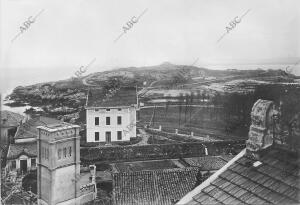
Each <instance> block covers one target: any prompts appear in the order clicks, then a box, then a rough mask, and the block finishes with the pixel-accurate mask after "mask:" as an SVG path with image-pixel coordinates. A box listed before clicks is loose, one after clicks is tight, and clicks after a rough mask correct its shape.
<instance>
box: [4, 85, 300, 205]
mask: <svg viewBox="0 0 300 205" xmlns="http://www.w3.org/2000/svg"><path fill="white" fill-rule="evenodd" d="M137 110H138V98H137V93H136V89H135V88H121V89H119V90H117V91H113V92H112V93H109V94H108V93H107V92H106V93H104V92H103V91H102V90H90V91H89V93H88V96H87V101H86V141H87V142H99V143H104V144H110V143H112V142H118V141H129V140H130V138H134V137H136V122H137V119H136V116H137V115H136V113H137ZM278 114H279V112H278V111H277V110H276V108H275V105H274V104H273V102H271V101H265V100H259V101H257V102H256V103H255V104H254V106H253V109H252V113H251V118H252V125H251V127H250V131H249V139H248V141H247V142H246V148H245V149H244V150H242V151H241V152H240V153H239V154H237V155H236V156H235V157H233V158H230V159H228V161H225V162H224V163H223V164H222V166H221V167H218V169H215V170H213V174H212V175H211V176H209V177H207V179H206V180H204V181H203V180H202V181H201V183H200V184H199V183H198V184H197V186H191V184H190V185H189V187H190V188H189V189H188V190H186V189H184V180H183V181H182V182H181V184H179V183H177V182H176V180H175V179H170V178H169V180H170V182H172V185H170V186H171V187H176V186H177V188H178V186H181V185H182V187H183V188H180V190H181V193H180V194H181V195H180V198H176V196H177V197H178V196H179V195H178V194H176V193H175V194H173V195H174V197H173V196H172V197H173V198H172V200H171V199H169V198H168V199H164V200H165V203H164V204H178V205H182V204H195V205H196V204H199V205H200V204H267V203H270V204H297V203H300V198H299V194H300V186H299V184H300V183H299V171H300V170H299V155H298V154H299V149H298V148H297V147H296V148H295V147H293V148H291V147H290V145H289V144H288V143H283V142H282V141H281V142H280V143H277V142H278V140H275V139H280V132H278V131H277V130H276V129H274V124H273V123H274V120H273V118H272V117H273V116H275V115H278ZM11 115H12V114H11ZM5 119H6V120H3V119H1V120H2V123H1V128H5V129H6V131H3V129H1V137H3V139H4V140H5V141H6V142H9V141H10V142H11V143H10V145H9V148H8V150H7V162H6V167H5V171H6V172H7V173H8V172H17V173H19V174H22V173H26V172H28V171H30V170H37V177H38V180H37V181H38V186H37V192H38V193H37V196H38V204H42V205H46V204H85V203H87V202H92V201H94V200H95V199H96V198H97V184H96V167H95V166H94V165H89V166H87V167H84V166H82V165H81V164H80V135H79V131H80V127H79V126H77V125H73V124H70V123H65V122H62V121H59V120H56V119H52V118H47V117H42V116H38V117H35V118H32V119H29V120H27V121H25V120H24V118H23V117H21V116H14V117H13V118H12V117H11V118H10V117H7V118H5ZM12 119H15V121H12ZM297 120H298V121H297ZM295 121H297V122H295V123H294V125H295V126H294V127H292V131H293V132H292V133H293V135H295V136H296V138H299V137H300V126H298V125H299V121H300V118H296V119H295ZM11 130H12V131H11ZM2 132H3V133H2ZM13 132H15V133H14V134H13V138H12V139H10V137H11V136H12V133H13ZM8 136H10V137H8ZM0 154H1V151H0ZM218 160H220V159H218ZM193 171H194V174H193V175H192V176H191V177H190V178H189V179H190V181H193V180H198V179H197V173H198V171H197V170H196V171H195V170H194V169H193ZM182 173H184V172H182ZM175 175H176V177H178V176H179V175H181V171H180V172H178V171H176V172H174V176H175ZM124 176H125V177H127V178H130V177H131V178H132V180H129V181H128V182H126V187H135V184H130V183H135V182H134V181H135V180H134V177H135V175H133V174H132V173H131V174H127V175H122V174H121V175H119V176H118V177H119V178H122V177H124ZM149 176H150V174H149ZM151 176H152V175H151ZM158 176H165V172H164V171H159V172H157V173H155V174H154V175H153V179H156V180H157V177H158ZM163 179H164V178H162V180H157V183H162V182H164V183H165V184H166V183H168V181H163ZM127 183H128V184H127ZM149 183H151V182H149ZM191 183H192V182H191ZM195 183H196V182H195ZM156 185H157V184H156ZM164 186H169V185H167V184H166V185H164ZM126 187H125V188H126ZM172 189H173V188H172ZM137 190H138V189H137ZM141 190H142V191H143V192H141V193H143V195H139V194H138V193H135V196H134V201H135V202H136V203H137V204H160V203H159V200H158V201H157V197H156V196H155V193H157V194H158V195H157V196H158V197H163V196H162V192H154V195H153V190H151V189H149V190H147V189H145V188H143V189H141ZM138 192H140V191H138ZM148 192H151V193H152V195H153V196H152V198H149V200H150V201H149V200H148V201H145V198H143V197H145V196H146V195H147V193H148ZM185 192H186V193H185ZM130 193H131V192H126V193H125V192H124V196H123V195H122V190H121V192H119V195H118V197H119V198H123V199H126V198H127V199H128V200H129V199H130V197H131V196H130ZM125 195H126V196H125ZM112 197H116V195H113V196H112ZM132 197H133V196H132ZM138 197H141V198H138ZM152 199H153V200H154V201H151V200H152ZM113 201H114V202H117V200H116V199H114V200H113ZM135 202H134V203H135ZM124 204H126V201H125V202H124Z"/></svg>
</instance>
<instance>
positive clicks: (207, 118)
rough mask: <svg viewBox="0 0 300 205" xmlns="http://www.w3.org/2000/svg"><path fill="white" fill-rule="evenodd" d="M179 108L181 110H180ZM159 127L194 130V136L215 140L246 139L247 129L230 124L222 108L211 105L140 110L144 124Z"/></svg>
mask: <svg viewBox="0 0 300 205" xmlns="http://www.w3.org/2000/svg"><path fill="white" fill-rule="evenodd" d="M180 109H181V110H180ZM151 119H152V123H151V127H153V128H159V126H160V125H161V126H162V131H165V132H169V133H175V129H178V133H180V134H186V135H190V134H191V132H194V135H195V136H200V137H207V136H209V137H211V138H212V139H217V140H226V139H228V140H229V139H246V138H247V132H248V130H247V129H245V128H244V127H243V126H233V129H232V125H230V126H231V127H230V128H231V129H230V131H229V125H228V122H226V121H225V117H224V112H223V109H222V108H213V107H186V106H185V105H183V106H182V107H181V108H180V106H177V107H168V108H166V107H165V106H163V107H157V108H154V107H151V108H144V109H141V111H140V121H141V123H142V124H144V125H149V124H150V122H151Z"/></svg>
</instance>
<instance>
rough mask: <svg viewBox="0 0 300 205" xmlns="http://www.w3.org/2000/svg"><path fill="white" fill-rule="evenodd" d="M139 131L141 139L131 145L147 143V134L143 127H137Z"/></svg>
mask: <svg viewBox="0 0 300 205" xmlns="http://www.w3.org/2000/svg"><path fill="white" fill-rule="evenodd" d="M139 131H140V133H141V137H142V140H141V141H140V142H139V143H137V144H133V145H132V146H139V145H147V144H148V139H149V135H148V134H147V133H146V132H145V130H143V129H139Z"/></svg>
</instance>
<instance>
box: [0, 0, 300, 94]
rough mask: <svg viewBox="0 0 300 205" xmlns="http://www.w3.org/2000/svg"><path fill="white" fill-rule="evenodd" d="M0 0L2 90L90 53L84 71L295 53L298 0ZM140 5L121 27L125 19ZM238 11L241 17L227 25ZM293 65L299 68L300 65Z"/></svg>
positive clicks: (278, 60) (65, 68)
mask: <svg viewBox="0 0 300 205" xmlns="http://www.w3.org/2000/svg"><path fill="white" fill-rule="evenodd" d="M0 2H1V3H0V47H1V51H0V69H1V70H0V72H1V74H0V92H2V93H5V92H7V91H8V90H10V89H13V88H14V87H16V86H19V85H30V84H33V83H38V82H47V81H56V80H61V79H66V78H70V77H72V76H74V73H75V72H76V71H77V70H78V69H79V68H80V66H86V65H88V64H89V63H90V62H91V61H92V60H93V59H95V61H94V62H93V63H92V64H91V65H90V66H89V67H88V68H87V72H86V74H89V73H93V72H99V71H104V70H108V69H113V68H119V67H131V66H135V67H139V66H152V65H159V64H161V63H163V62H171V63H173V64H180V65H183V64H186V65H190V64H192V63H193V62H194V61H195V60H196V59H198V60H197V63H196V64H195V65H196V66H207V65H224V64H226V65H227V64H230V65H239V64H285V65H292V64H295V63H297V62H298V61H299V60H300V41H299V36H300V35H299V34H300V1H299V0H226V1H224V0H151V1H150V0H126V1H124V0H118V1H117V0H105V1H104V0H64V1H61V0H60V1H59V0H47V1H45V0H22V1H21V0H0ZM247 11H248V12H247ZM143 12H144V14H143V15H142V16H141V17H140V18H139V19H138V21H137V22H136V23H133V24H132V27H131V28H129V29H128V30H126V33H124V28H123V27H124V26H126V23H127V22H128V21H130V20H131V19H136V18H137V17H138V16H139V15H141V14H142V13H143ZM246 12H247V14H246V15H245V16H244V17H243V18H242V19H240V17H241V16H242V15H243V14H245V13H246ZM37 14H39V15H38V16H37V17H36V18H35V21H34V22H33V23H31V24H30V26H29V27H28V28H27V29H26V30H23V32H22V33H21V34H20V35H19V36H18V37H17V38H16V39H14V37H15V36H16V35H17V34H18V33H20V27H21V26H22V25H23V23H24V22H25V21H27V20H28V19H30V20H32V19H33V18H34V17H35V16H36V15H37ZM133 17H136V18H133ZM236 17H238V19H239V20H240V22H239V23H237V24H236V25H235V27H234V28H232V29H231V30H230V31H229V32H228V33H226V27H229V24H230V22H231V21H233V20H234V19H236ZM122 33H123V35H122V36H121V37H120V39H118V40H117V41H116V42H114V41H115V39H116V38H117V37H118V36H119V35H120V34H122ZM223 34H225V36H224V37H223V38H222V39H221V40H220V41H219V42H217V41H218V39H219V38H220V37H221V36H222V35H223ZM13 39H14V40H13ZM12 40H13V41H12ZM220 68H222V67H221V66H220ZM283 68H284V67H283ZM294 72H295V73H296V74H299V75H300V68H299V67H298V69H296V70H295V71H294Z"/></svg>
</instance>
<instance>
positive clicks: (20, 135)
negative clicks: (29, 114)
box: [14, 116, 61, 139]
mask: <svg viewBox="0 0 300 205" xmlns="http://www.w3.org/2000/svg"><path fill="white" fill-rule="evenodd" d="M58 123H61V121H59V120H56V119H53V118H49V117H43V116H39V117H36V118H32V119H29V120H28V121H26V122H25V123H23V124H22V125H21V126H20V127H19V129H18V131H17V133H16V134H15V137H14V138H15V139H24V138H37V136H38V134H39V133H38V129H37V127H38V126H45V125H52V124H58Z"/></svg>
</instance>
